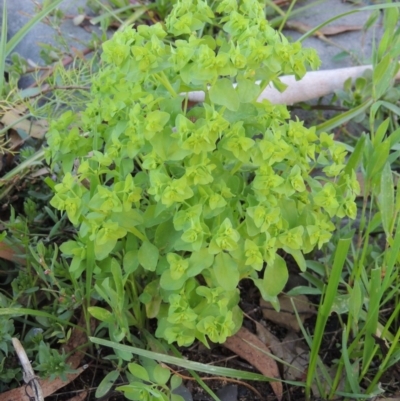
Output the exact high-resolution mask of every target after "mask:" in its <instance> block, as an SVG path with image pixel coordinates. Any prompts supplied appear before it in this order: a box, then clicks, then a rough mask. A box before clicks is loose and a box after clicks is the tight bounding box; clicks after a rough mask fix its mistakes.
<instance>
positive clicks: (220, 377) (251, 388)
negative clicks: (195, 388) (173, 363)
mask: <svg viewBox="0 0 400 401" xmlns="http://www.w3.org/2000/svg"><path fill="white" fill-rule="evenodd" d="M161 366H162V367H165V368H167V369H169V370H170V371H171V372H172V373H173V374H175V375H177V376H179V377H181V378H182V379H184V380H192V381H196V379H195V378H194V377H190V376H185V375H182V374H181V373H179V372H177V371H176V370H174V369H172V368H171V367H170V366H168V365H166V364H165V363H161ZM201 380H224V381H227V382H230V383H236V384H239V385H240V386H245V387H247V388H248V389H249V390H251V391H252V392H253V393H254V394H256V395H257V397H259V398H260V400H261V399H262V398H263V397H262V396H261V394H260V393H259V392H258V390H256V389H255V388H254V387H253V386H251V385H250V384H248V383H245V382H242V381H240V380H237V379H231V378H229V377H223V376H213V377H201Z"/></svg>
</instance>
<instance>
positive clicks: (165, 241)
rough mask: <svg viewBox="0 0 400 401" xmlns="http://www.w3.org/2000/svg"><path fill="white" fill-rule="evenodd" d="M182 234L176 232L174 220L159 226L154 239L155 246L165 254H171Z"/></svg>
mask: <svg viewBox="0 0 400 401" xmlns="http://www.w3.org/2000/svg"><path fill="white" fill-rule="evenodd" d="M180 236H181V233H180V232H179V231H176V230H175V228H174V224H173V222H172V219H170V220H168V221H165V222H164V223H161V224H159V226H158V227H157V230H156V235H155V238H154V244H155V245H156V246H157V247H158V248H159V249H160V250H162V252H163V253H167V252H170V251H171V250H172V249H173V247H174V244H175V241H176V240H177V239H179V238H180Z"/></svg>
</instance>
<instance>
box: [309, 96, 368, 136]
mask: <svg viewBox="0 0 400 401" xmlns="http://www.w3.org/2000/svg"><path fill="white" fill-rule="evenodd" d="M372 103H373V100H372V99H369V100H366V101H365V102H364V103H362V104H360V105H359V106H357V107H354V109H351V110H349V111H346V112H345V113H341V114H338V115H337V116H335V117H333V118H331V119H330V120H328V121H325V122H324V123H322V124H320V125H317V133H321V132H325V131H330V130H332V129H333V128H336V127H338V126H339V125H342V124H344V123H347V121H350V120H351V119H353V118H354V117H357V116H358V115H359V114H361V113H363V112H364V111H365V110H367V109H368V108H369V107H370V106H371V105H372Z"/></svg>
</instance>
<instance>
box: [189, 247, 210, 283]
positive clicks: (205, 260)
mask: <svg viewBox="0 0 400 401" xmlns="http://www.w3.org/2000/svg"><path fill="white" fill-rule="evenodd" d="M213 262H214V256H213V255H211V254H210V253H209V252H208V250H207V249H206V248H203V249H200V251H198V252H192V254H191V255H190V258H189V269H188V270H187V272H186V274H187V276H188V277H193V276H197V275H198V274H200V273H201V272H202V271H203V270H204V269H207V267H210V266H211V265H212V264H213Z"/></svg>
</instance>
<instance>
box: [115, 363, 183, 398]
mask: <svg viewBox="0 0 400 401" xmlns="http://www.w3.org/2000/svg"><path fill="white" fill-rule="evenodd" d="M128 369H129V373H127V375H128V377H129V384H128V385H124V386H119V387H117V390H119V391H122V392H123V393H124V396H125V398H127V399H128V400H134V401H151V400H156V399H157V400H162V401H182V400H183V397H182V396H180V395H178V394H175V393H174V390H176V389H177V388H178V387H179V386H180V385H181V384H182V379H181V378H180V377H179V376H177V375H171V372H170V371H169V369H167V368H165V367H162V366H161V365H159V364H157V363H156V362H154V361H153V360H149V359H144V360H142V361H141V364H140V365H139V364H137V363H134V362H132V363H129V364H128Z"/></svg>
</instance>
